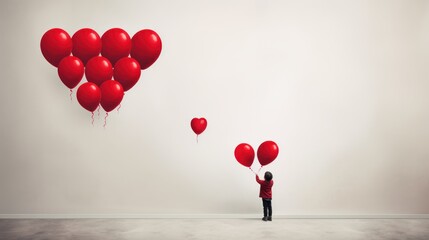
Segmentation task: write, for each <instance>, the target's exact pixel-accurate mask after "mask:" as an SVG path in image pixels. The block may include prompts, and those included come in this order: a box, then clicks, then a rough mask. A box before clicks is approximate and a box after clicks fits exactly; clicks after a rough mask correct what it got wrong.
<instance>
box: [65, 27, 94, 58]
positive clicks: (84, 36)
mask: <svg viewBox="0 0 429 240" xmlns="http://www.w3.org/2000/svg"><path fill="white" fill-rule="evenodd" d="M72 40H73V50H72V53H73V56H76V57H78V58H80V60H82V62H83V63H84V64H86V63H87V62H88V60H89V59H91V58H93V57H95V56H98V55H99V54H100V52H101V38H100V36H99V35H98V33H97V32H96V31H94V30H92V29H90V28H82V29H80V30H79V31H77V32H76V33H75V34H73V37H72Z"/></svg>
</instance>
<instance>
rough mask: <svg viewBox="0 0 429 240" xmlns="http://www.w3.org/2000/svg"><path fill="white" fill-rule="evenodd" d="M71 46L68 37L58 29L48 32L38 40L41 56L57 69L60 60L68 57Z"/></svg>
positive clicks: (70, 40)
mask: <svg viewBox="0 0 429 240" xmlns="http://www.w3.org/2000/svg"><path fill="white" fill-rule="evenodd" d="M72 45H73V43H72V39H71V38H70V35H69V34H68V33H67V32H66V31H64V30H63V29H60V28H52V29H50V30H48V31H47V32H45V34H43V37H42V39H41V40H40V49H41V50H42V54H43V56H44V57H45V59H46V60H47V61H48V62H49V63H50V64H52V65H54V66H55V67H58V64H59V63H60V61H61V59H63V58H64V57H67V56H69V55H70V53H71V51H72Z"/></svg>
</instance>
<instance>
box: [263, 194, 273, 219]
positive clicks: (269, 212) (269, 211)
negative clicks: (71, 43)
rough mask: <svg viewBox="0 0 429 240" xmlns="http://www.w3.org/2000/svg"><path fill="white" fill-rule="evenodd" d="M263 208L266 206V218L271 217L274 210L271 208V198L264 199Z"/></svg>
mask: <svg viewBox="0 0 429 240" xmlns="http://www.w3.org/2000/svg"><path fill="white" fill-rule="evenodd" d="M262 206H264V217H267V216H269V217H271V216H272V215H273V209H272V207H271V198H262Z"/></svg>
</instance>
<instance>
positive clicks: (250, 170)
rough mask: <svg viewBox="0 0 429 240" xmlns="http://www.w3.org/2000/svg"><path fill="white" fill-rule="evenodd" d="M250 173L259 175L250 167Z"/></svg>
mask: <svg viewBox="0 0 429 240" xmlns="http://www.w3.org/2000/svg"><path fill="white" fill-rule="evenodd" d="M249 169H250V171H252V172H253V173H254V174H257V173H256V172H255V171H253V169H252V168H251V167H249Z"/></svg>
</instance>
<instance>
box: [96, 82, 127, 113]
mask: <svg viewBox="0 0 429 240" xmlns="http://www.w3.org/2000/svg"><path fill="white" fill-rule="evenodd" d="M100 88H101V102H100V103H101V106H102V107H103V109H104V110H105V111H106V112H110V111H112V110H113V109H115V108H116V107H117V106H118V105H119V104H120V103H121V101H122V98H123V97H124V89H123V88H122V85H121V84H120V83H118V82H117V81H115V80H108V81H105V82H104V83H103V84H101V87H100Z"/></svg>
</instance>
